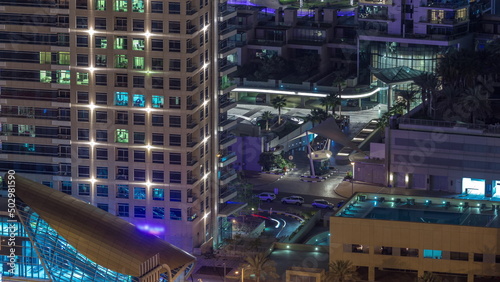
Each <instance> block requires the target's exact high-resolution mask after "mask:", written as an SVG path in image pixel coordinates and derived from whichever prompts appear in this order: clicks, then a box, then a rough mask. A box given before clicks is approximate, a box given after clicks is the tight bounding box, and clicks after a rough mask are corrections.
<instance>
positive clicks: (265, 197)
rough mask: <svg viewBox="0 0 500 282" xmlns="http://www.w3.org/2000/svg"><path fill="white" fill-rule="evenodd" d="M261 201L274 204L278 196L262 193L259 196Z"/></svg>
mask: <svg viewBox="0 0 500 282" xmlns="http://www.w3.org/2000/svg"><path fill="white" fill-rule="evenodd" d="M257 197H259V199H260V200H261V201H267V202H272V201H274V199H276V195H275V194H274V193H270V192H262V193H260V194H259V195H257Z"/></svg>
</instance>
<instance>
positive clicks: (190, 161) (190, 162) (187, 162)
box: [186, 158, 198, 166]
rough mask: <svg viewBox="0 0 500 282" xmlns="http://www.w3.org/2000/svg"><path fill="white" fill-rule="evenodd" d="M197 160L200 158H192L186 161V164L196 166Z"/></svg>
mask: <svg viewBox="0 0 500 282" xmlns="http://www.w3.org/2000/svg"><path fill="white" fill-rule="evenodd" d="M197 162H198V160H197V159H196V158H192V159H190V160H187V161H186V165H187V166H194V165H195V164H196V163H197Z"/></svg>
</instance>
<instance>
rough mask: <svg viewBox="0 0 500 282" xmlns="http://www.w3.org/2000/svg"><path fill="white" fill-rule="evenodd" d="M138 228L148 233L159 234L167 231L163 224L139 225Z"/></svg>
mask: <svg viewBox="0 0 500 282" xmlns="http://www.w3.org/2000/svg"><path fill="white" fill-rule="evenodd" d="M137 228H138V229H139V230H141V231H144V232H146V233H149V234H152V235H155V236H159V235H160V234H162V233H164V232H165V228H164V227H161V226H149V225H148V224H143V225H137Z"/></svg>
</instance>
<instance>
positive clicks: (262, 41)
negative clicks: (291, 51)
mask: <svg viewBox="0 0 500 282" xmlns="http://www.w3.org/2000/svg"><path fill="white" fill-rule="evenodd" d="M248 44H249V45H264V46H277V47H280V46H283V45H285V40H266V39H255V40H251V41H250V42H248Z"/></svg>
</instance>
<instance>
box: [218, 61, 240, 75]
mask: <svg viewBox="0 0 500 282" xmlns="http://www.w3.org/2000/svg"><path fill="white" fill-rule="evenodd" d="M237 69H238V65H237V64H235V63H227V64H225V65H222V66H220V68H219V76H220V77H223V76H225V75H228V74H231V73H233V72H235V71H236V70H237Z"/></svg>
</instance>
